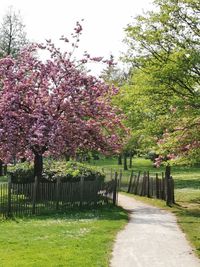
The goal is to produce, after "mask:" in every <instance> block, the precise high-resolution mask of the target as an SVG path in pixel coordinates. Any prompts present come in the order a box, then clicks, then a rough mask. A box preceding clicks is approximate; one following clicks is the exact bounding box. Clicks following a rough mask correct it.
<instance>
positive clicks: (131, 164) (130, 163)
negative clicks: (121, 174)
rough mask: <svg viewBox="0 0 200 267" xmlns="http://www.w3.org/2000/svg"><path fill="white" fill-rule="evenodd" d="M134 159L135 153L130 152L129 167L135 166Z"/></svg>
mask: <svg viewBox="0 0 200 267" xmlns="http://www.w3.org/2000/svg"><path fill="white" fill-rule="evenodd" d="M132 159H133V155H132V154H130V161H129V168H130V169H131V168H132V166H133V162H132Z"/></svg>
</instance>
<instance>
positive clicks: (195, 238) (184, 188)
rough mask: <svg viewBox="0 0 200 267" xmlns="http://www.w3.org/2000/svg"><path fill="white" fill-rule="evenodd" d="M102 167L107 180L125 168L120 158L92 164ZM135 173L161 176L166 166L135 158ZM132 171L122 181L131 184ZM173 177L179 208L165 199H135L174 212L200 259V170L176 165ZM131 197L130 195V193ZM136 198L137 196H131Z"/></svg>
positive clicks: (173, 169)
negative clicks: (115, 172)
mask: <svg viewBox="0 0 200 267" xmlns="http://www.w3.org/2000/svg"><path fill="white" fill-rule="evenodd" d="M91 164H92V165H95V166H97V167H98V168H104V170H105V172H106V174H107V179H109V177H110V172H111V171H110V170H111V168H112V169H113V170H118V171H119V169H120V168H122V166H118V165H117V159H116V158H112V159H104V160H99V161H95V162H92V163H91ZM132 169H133V171H134V172H135V173H137V172H138V171H139V170H140V171H142V172H144V171H150V174H152V175H154V174H155V173H161V172H163V171H164V167H161V168H158V169H157V168H154V167H153V166H152V163H151V161H150V160H147V159H142V158H135V159H133V168H132ZM130 172H131V170H128V171H123V176H122V181H123V183H124V184H126V185H127V184H128V181H129V177H130ZM172 176H173V178H174V181H175V200H176V205H174V206H173V207H171V208H169V207H166V204H165V202H164V201H162V200H157V199H149V198H145V197H139V196H134V198H136V199H139V200H141V201H144V202H146V203H149V204H151V205H155V206H158V207H160V208H164V209H168V210H170V211H171V212H173V213H174V214H175V215H176V217H177V220H178V223H179V225H180V227H181V228H182V230H183V231H184V232H185V233H186V236H187V238H188V240H189V241H190V242H191V244H192V245H193V246H194V248H195V251H196V254H197V255H198V256H199V257H200V168H198V167H187V166H176V167H172ZM129 195H130V194H129ZM130 196H133V195H130Z"/></svg>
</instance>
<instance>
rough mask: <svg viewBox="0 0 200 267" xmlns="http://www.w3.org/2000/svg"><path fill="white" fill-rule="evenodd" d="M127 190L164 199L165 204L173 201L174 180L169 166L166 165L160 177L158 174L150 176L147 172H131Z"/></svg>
mask: <svg viewBox="0 0 200 267" xmlns="http://www.w3.org/2000/svg"><path fill="white" fill-rule="evenodd" d="M127 192H128V193H133V194H135V195H139V196H146V197H149V198H157V199H162V200H165V201H166V204H167V205H171V204H173V203H175V198H174V180H173V178H172V176H171V175H170V167H169V166H167V167H166V171H165V173H162V175H161V177H159V176H158V174H156V175H155V177H151V176H150V175H149V172H146V173H144V174H141V172H138V174H137V175H134V173H133V172H132V173H131V176H130V181H129V185H128V190H127Z"/></svg>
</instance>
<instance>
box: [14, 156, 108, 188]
mask: <svg viewBox="0 0 200 267" xmlns="http://www.w3.org/2000/svg"><path fill="white" fill-rule="evenodd" d="M10 172H11V175H12V182H15V183H26V182H33V181H34V169H33V166H32V165H30V164H28V163H20V164H17V165H16V166H14V167H12V168H11V171H10ZM81 177H83V179H84V180H85V181H93V180H98V181H104V174H103V173H102V172H100V171H96V170H95V168H93V167H90V166H86V165H84V164H82V163H78V162H73V161H69V162H63V161H46V162H45V164H44V171H43V173H42V182H55V181H56V180H57V178H60V180H61V182H66V181H74V182H75V181H80V179H81Z"/></svg>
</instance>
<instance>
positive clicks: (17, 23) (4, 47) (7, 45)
mask: <svg viewBox="0 0 200 267" xmlns="http://www.w3.org/2000/svg"><path fill="white" fill-rule="evenodd" d="M27 43H28V41H27V38H26V32H25V25H24V24H23V22H22V18H21V16H20V13H19V12H16V11H15V10H14V9H13V8H12V7H10V8H9V10H8V12H7V13H6V14H5V15H4V17H3V20H2V23H1V26H0V56H1V57H5V56H8V55H12V56H14V57H16V56H17V54H18V53H19V51H20V49H21V48H23V47H24V46H25V45H27Z"/></svg>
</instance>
